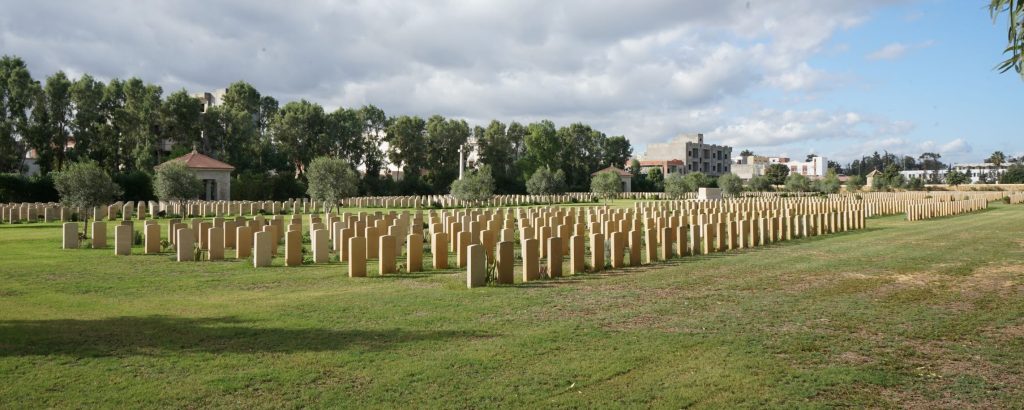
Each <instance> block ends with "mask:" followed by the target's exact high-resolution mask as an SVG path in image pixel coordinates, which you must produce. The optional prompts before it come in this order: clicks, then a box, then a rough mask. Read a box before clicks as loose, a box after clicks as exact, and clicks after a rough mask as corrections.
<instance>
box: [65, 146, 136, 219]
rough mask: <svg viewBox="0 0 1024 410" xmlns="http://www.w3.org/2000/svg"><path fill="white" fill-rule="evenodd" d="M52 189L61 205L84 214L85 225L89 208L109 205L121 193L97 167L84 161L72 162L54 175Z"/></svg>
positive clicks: (107, 175)
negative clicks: (58, 197)
mask: <svg viewBox="0 0 1024 410" xmlns="http://www.w3.org/2000/svg"><path fill="white" fill-rule="evenodd" d="M53 187H54V188H55V189H57V193H58V194H59V195H60V202H61V203H62V204H64V205H65V206H69V207H78V208H80V209H81V210H82V211H83V212H84V213H85V215H84V216H83V218H82V219H83V220H84V221H85V225H88V223H89V215H90V214H91V212H90V210H91V208H93V207H97V206H104V205H106V204H108V203H110V202H111V201H113V200H114V198H117V197H118V196H120V195H121V192H122V191H121V187H119V186H117V184H115V183H114V181H113V180H111V179H110V175H109V174H107V173H106V172H105V171H103V169H102V168H100V166H99V165H97V164H96V163H94V162H86V161H83V162H72V163H70V164H68V166H67V167H64V170H62V171H59V172H56V173H54V174H53Z"/></svg>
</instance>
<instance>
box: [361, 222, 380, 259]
mask: <svg viewBox="0 0 1024 410" xmlns="http://www.w3.org/2000/svg"><path fill="white" fill-rule="evenodd" d="M363 232H364V236H363V237H364V238H366V245H365V246H366V252H365V253H366V259H375V258H376V257H377V256H378V255H377V254H378V250H377V245H378V244H380V240H379V239H378V238H380V235H379V234H378V231H377V228H374V227H367V228H366V229H364V231H363Z"/></svg>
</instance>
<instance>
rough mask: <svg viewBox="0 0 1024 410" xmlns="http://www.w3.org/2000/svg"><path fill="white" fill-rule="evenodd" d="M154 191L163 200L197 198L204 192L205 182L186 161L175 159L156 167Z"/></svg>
mask: <svg viewBox="0 0 1024 410" xmlns="http://www.w3.org/2000/svg"><path fill="white" fill-rule="evenodd" d="M153 192H154V193H155V194H156V197H157V198H160V200H161V201H184V200H189V199H196V198H199V195H201V194H202V193H203V183H202V181H200V180H199V178H197V177H196V173H195V172H193V171H192V170H191V169H189V167H188V166H187V165H185V163H183V162H178V161H173V162H168V163H165V164H161V165H160V166H159V167H156V177H155V178H154V179H153Z"/></svg>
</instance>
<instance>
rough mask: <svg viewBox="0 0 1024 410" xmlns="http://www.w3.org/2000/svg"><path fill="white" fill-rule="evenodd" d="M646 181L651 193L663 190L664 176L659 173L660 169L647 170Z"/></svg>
mask: <svg viewBox="0 0 1024 410" xmlns="http://www.w3.org/2000/svg"><path fill="white" fill-rule="evenodd" d="M646 179H647V184H648V188H649V189H650V190H651V192H662V191H664V190H665V174H663V173H662V172H661V168H651V169H648V170H647V176H646Z"/></svg>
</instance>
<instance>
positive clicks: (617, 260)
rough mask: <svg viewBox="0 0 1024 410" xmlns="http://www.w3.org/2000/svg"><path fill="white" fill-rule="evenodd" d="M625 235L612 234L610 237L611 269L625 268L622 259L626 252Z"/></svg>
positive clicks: (621, 233) (619, 233) (620, 233)
mask: <svg viewBox="0 0 1024 410" xmlns="http://www.w3.org/2000/svg"><path fill="white" fill-rule="evenodd" d="M625 242H626V234H625V233H623V232H613V233H612V235H611V249H612V267H613V268H616V269H619V268H622V267H624V266H626V264H625V261H624V257H625V251H626V244H625Z"/></svg>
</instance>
